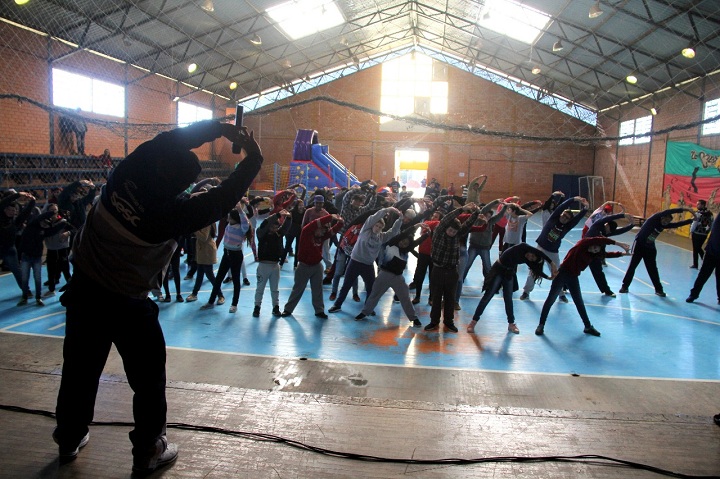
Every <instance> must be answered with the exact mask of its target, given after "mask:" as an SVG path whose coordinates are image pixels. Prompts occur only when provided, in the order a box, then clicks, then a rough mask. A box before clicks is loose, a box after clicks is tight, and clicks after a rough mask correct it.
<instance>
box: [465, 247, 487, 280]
mask: <svg viewBox="0 0 720 479" xmlns="http://www.w3.org/2000/svg"><path fill="white" fill-rule="evenodd" d="M467 252H468V259H467V264H466V265H465V272H464V273H463V281H464V280H465V278H467V275H468V273H469V272H470V268H471V267H472V265H473V263H474V262H475V258H477V257H478V256H480V260H481V261H482V272H483V277H485V276H487V274H488V273H489V272H490V267H491V266H492V264H491V263H490V248H474V247H472V246H471V247H469V248H468V250H467Z"/></svg>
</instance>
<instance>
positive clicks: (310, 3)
mask: <svg viewBox="0 0 720 479" xmlns="http://www.w3.org/2000/svg"><path fill="white" fill-rule="evenodd" d="M265 12H266V13H267V14H268V15H269V16H270V18H272V19H273V20H275V21H276V22H277V23H278V26H279V27H280V28H282V29H283V31H285V33H286V34H287V35H288V36H289V37H290V38H291V39H293V40H297V39H298V38H302V37H306V36H308V35H311V34H313V33H317V32H321V31H323V30H327V29H329V28H332V27H336V26H338V25H342V24H343V23H345V18H343V16H342V13H340V10H339V9H338V7H337V5H336V4H335V2H333V1H328V0H291V1H289V2H285V3H281V4H280V5H277V6H274V7H271V8H268V9H267V10H266V11H265Z"/></svg>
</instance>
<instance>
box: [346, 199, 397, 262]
mask: <svg viewBox="0 0 720 479" xmlns="http://www.w3.org/2000/svg"><path fill="white" fill-rule="evenodd" d="M389 210H390V208H383V209H381V210H379V211H378V212H377V213H375V214H374V215H372V216H371V217H369V218H368V219H367V220H365V223H364V224H363V227H362V229H361V230H360V234H359V235H358V239H357V243H355V246H353V250H352V254H351V255H350V259H353V260H355V261H357V262H358V263H363V264H373V262H375V259H376V258H377V257H378V255H379V254H380V250H381V249H382V245H383V244H384V243H385V242H387V241H389V240H390V239H391V238H392V237H393V236H396V235H397V234H398V233H400V228H402V224H403V222H402V217H400V218H398V219H397V220H396V221H395V223H394V224H393V227H392V228H391V229H390V230H389V231H386V232H384V233H378V234H375V233H373V229H372V228H373V225H375V223H377V222H378V221H380V220H381V219H383V217H384V216H385V215H386V214H387V213H388V211H389Z"/></svg>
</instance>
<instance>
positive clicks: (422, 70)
mask: <svg viewBox="0 0 720 479" xmlns="http://www.w3.org/2000/svg"><path fill="white" fill-rule="evenodd" d="M382 68H383V70H382V87H381V96H380V110H381V111H383V112H385V113H392V114H394V115H398V116H407V115H411V114H413V113H417V114H420V115H424V114H428V113H434V114H446V113H447V108H448V99H447V97H448V83H447V66H446V65H442V64H439V63H437V62H434V60H433V59H432V58H430V57H428V56H425V55H422V54H419V53H414V54H410V55H405V56H402V57H400V58H396V59H395V60H391V61H389V62H385V63H383V67H382ZM390 120H391V119H390V118H388V117H383V118H381V119H380V122H381V123H385V122H388V121H390Z"/></svg>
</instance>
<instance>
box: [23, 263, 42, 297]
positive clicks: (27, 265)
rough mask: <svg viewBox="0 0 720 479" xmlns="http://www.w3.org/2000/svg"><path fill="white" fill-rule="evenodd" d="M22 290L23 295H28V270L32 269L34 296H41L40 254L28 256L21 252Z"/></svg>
mask: <svg viewBox="0 0 720 479" xmlns="http://www.w3.org/2000/svg"><path fill="white" fill-rule="evenodd" d="M20 268H21V270H22V291H23V296H25V297H27V296H30V270H31V269H32V271H33V279H34V280H35V297H36V298H37V299H40V298H41V297H42V256H28V255H26V254H24V253H23V255H22V263H20Z"/></svg>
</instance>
